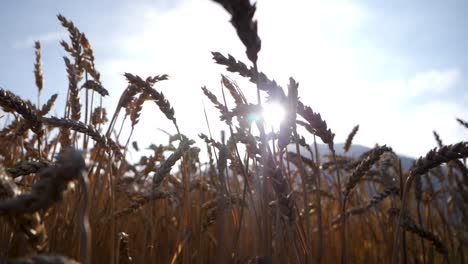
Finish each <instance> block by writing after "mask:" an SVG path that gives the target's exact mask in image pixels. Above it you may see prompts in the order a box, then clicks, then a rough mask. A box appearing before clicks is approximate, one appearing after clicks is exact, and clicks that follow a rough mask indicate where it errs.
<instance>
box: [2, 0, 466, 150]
mask: <svg viewBox="0 0 468 264" xmlns="http://www.w3.org/2000/svg"><path fill="white" fill-rule="evenodd" d="M285 3H286V2H285V1H280V0H258V1H257V13H256V18H257V20H258V30H259V35H260V38H261V39H262V49H261V51H260V53H259V61H258V67H259V69H260V70H261V71H263V72H264V73H266V74H267V75H268V76H269V77H270V78H274V79H275V80H276V81H278V83H279V84H280V85H282V86H283V87H286V85H287V83H288V79H289V77H294V79H295V80H297V81H298V82H299V96H300V98H301V100H302V102H304V103H305V104H306V105H309V106H311V108H312V109H313V110H314V111H316V112H319V113H320V114H321V115H322V117H323V119H324V120H326V121H327V124H328V126H329V127H330V128H331V129H332V131H333V132H334V133H335V134H336V137H335V142H337V143H338V142H343V141H344V140H345V139H346V137H347V135H348V133H349V132H350V131H351V129H352V128H353V126H355V125H356V124H359V125H360V130H359V132H358V134H357V135H356V137H355V139H354V143H356V144H361V145H365V146H369V147H372V146H373V145H375V144H376V143H378V144H381V145H382V144H387V145H389V146H391V147H392V148H393V149H394V150H395V151H397V152H398V153H401V154H404V155H407V156H410V157H419V156H421V155H424V154H425V153H426V152H427V151H428V150H430V149H432V148H433V147H435V146H436V143H435V141H434V138H433V135H432V131H433V130H436V131H437V132H438V133H439V134H440V136H441V138H442V140H443V142H444V144H451V143H456V142H459V141H462V140H465V141H466V140H467V139H468V131H467V130H466V129H465V128H463V127H462V126H461V125H459V124H458V123H457V122H456V121H455V118H456V117H458V118H461V119H464V120H468V89H467V85H468V58H467V56H468V34H467V33H466V28H468V17H467V16H466V14H467V13H466V10H468V1H465V0H448V1H435V0H413V1H404V0H394V1H371V0H349V1H344V0H343V1H341V0H309V1H305V0H302V1H301V0H290V1H287V4H285ZM0 10H2V12H1V13H2V15H1V16H0V24H1V25H2V26H1V27H0V35H1V36H2V41H0V58H1V60H0V86H1V87H3V88H5V89H8V90H11V91H13V92H14V93H16V94H18V95H20V96H22V97H25V98H27V99H30V100H32V101H33V102H35V100H36V96H37V89H36V88H35V84H34V75H33V63H34V48H33V47H34V41H35V40H39V41H41V44H42V62H43V72H44V79H45V80H44V92H43V96H42V98H43V99H42V100H44V101H45V100H46V99H47V98H48V97H49V96H50V95H52V94H54V93H59V100H61V101H62V102H63V101H64V100H65V97H66V91H67V87H68V83H67V78H66V72H65V68H64V63H63V59H62V57H63V56H65V55H66V53H65V51H64V50H63V49H62V48H61V47H60V45H59V41H60V40H61V39H68V37H67V34H66V31H65V30H64V29H63V28H62V27H61V26H60V24H59V22H58V20H57V18H56V15H57V14H59V13H60V14H62V15H64V16H65V17H67V18H69V19H71V20H72V21H73V22H74V23H75V25H76V26H77V27H78V28H79V29H80V30H81V31H82V32H85V33H86V35H87V37H88V39H89V40H90V42H91V45H92V47H93V50H94V54H95V57H96V67H97V69H98V70H99V71H100V72H101V74H102V81H103V84H104V87H106V89H108V90H109V91H110V96H109V97H106V98H105V99H104V103H105V104H106V105H107V106H108V107H109V112H113V111H111V109H114V107H115V104H116V102H117V100H118V98H119V97H120V94H121V93H122V91H123V90H124V89H125V87H126V82H125V78H124V77H123V74H124V73H125V72H130V73H133V74H137V75H140V76H142V77H147V76H149V75H159V74H169V76H170V80H168V81H165V82H161V83H158V84H157V85H156V86H155V88H156V89H157V90H158V91H162V92H163V93H164V94H165V96H166V97H167V99H168V100H169V101H170V103H171V104H172V105H173V107H174V109H175V114H176V118H177V120H178V123H179V126H180V128H181V132H182V133H184V134H187V135H189V136H190V137H192V138H194V137H196V135H197V134H198V133H200V132H203V133H205V134H207V133H208V132H207V127H206V122H205V118H204V114H203V103H204V104H205V107H206V109H207V111H208V116H209V122H210V126H211V129H212V131H213V133H214V134H219V132H218V131H220V130H221V129H224V130H226V129H227V128H226V127H225V126H224V125H223V124H222V123H221V122H220V121H219V118H218V116H219V114H218V112H217V111H216V109H215V108H214V107H212V105H210V102H209V101H208V100H207V99H206V98H204V96H203V93H202V91H201V89H200V88H201V87H202V86H206V87H207V88H208V89H210V90H211V91H213V92H214V93H215V94H216V95H218V97H219V98H220V96H221V90H220V89H221V88H220V74H226V75H227V76H228V77H230V78H232V79H234V80H236V81H237V82H238V84H239V85H240V87H241V89H242V90H243V92H244V93H245V94H246V95H247V97H248V98H250V99H251V102H256V97H255V87H254V86H253V85H252V84H250V83H249V82H247V81H246V80H244V79H242V77H240V76H238V75H236V74H232V73H227V72H226V71H225V70H224V68H223V67H222V66H219V65H216V64H215V63H214V62H213V60H212V57H211V53H210V52H211V51H219V52H222V53H223V54H225V55H226V54H227V53H229V54H232V55H233V56H234V57H236V58H237V59H240V60H242V61H244V62H245V63H248V60H247V58H246V56H245V54H244V51H245V50H244V47H243V45H242V43H241V42H240V41H239V39H238V38H237V35H236V33H235V30H234V29H233V28H232V26H231V24H230V23H229V19H230V17H229V15H228V14H227V12H225V11H224V10H223V9H222V8H221V6H219V5H218V4H216V3H213V2H212V1H209V0H174V1H171V0H137V1H111V0H103V1H89V0H85V1H79V2H78V1H59V0H43V1H33V0H28V1H27V0H20V1H0ZM231 106H232V104H231ZM61 109H63V108H58V109H55V110H54V111H55V112H54V111H53V113H52V114H55V115H59V116H60V115H61V113H62V112H63V111H62V110H61ZM140 120H141V121H140V124H139V125H138V126H137V127H136V131H135V133H134V136H133V138H134V139H135V140H138V141H140V142H142V143H141V144H140V145H142V146H145V145H148V144H149V143H150V142H154V143H164V142H166V141H167V136H166V135H165V134H164V133H163V132H161V131H160V130H158V128H161V129H164V130H167V131H169V132H170V133H175V129H174V128H173V127H172V126H171V123H170V122H169V121H168V120H166V119H165V117H164V115H162V114H161V113H160V112H159V110H158V109H157V108H156V107H155V105H154V104H151V103H146V104H145V105H144V109H143V113H142V116H141V119H140ZM309 141H311V139H310V138H309Z"/></svg>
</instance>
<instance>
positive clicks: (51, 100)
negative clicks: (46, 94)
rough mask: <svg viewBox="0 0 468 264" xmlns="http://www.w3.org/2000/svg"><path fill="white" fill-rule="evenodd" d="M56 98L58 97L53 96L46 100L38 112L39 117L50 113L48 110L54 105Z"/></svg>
mask: <svg viewBox="0 0 468 264" xmlns="http://www.w3.org/2000/svg"><path fill="white" fill-rule="evenodd" d="M57 97H58V94H54V95H52V96H51V97H50V98H49V100H47V103H45V104H44V105H43V106H42V108H41V111H40V112H39V114H40V115H41V116H45V115H47V114H48V113H49V112H50V110H51V109H52V107H53V106H54V104H55V101H56V100H57Z"/></svg>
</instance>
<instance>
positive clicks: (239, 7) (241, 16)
mask: <svg viewBox="0 0 468 264" xmlns="http://www.w3.org/2000/svg"><path fill="white" fill-rule="evenodd" d="M214 1H215V2H217V3H219V4H221V5H222V6H223V7H224V9H225V10H226V11H227V12H228V13H229V14H231V23H232V25H233V26H234V28H235V29H236V31H237V35H238V36H239V38H240V40H241V41H242V43H243V44H244V46H245V48H246V54H247V57H248V58H249V60H250V61H251V62H252V63H253V64H254V65H257V58H258V52H259V51H260V49H261V45H262V42H261V40H260V37H259V36H258V33H257V21H256V20H253V17H254V15H255V9H256V8H255V4H253V5H252V4H250V1H249V0H236V1H231V0H214Z"/></svg>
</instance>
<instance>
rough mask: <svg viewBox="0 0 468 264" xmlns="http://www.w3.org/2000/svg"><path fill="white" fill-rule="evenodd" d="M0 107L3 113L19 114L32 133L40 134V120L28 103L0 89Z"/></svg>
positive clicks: (32, 106) (31, 105)
mask: <svg viewBox="0 0 468 264" xmlns="http://www.w3.org/2000/svg"><path fill="white" fill-rule="evenodd" d="M0 106H1V107H2V109H3V110H4V111H5V112H12V113H18V114H20V115H21V116H22V117H23V118H24V119H25V120H26V121H27V126H28V127H29V128H31V130H32V131H34V133H36V134H38V135H41V134H42V132H43V131H42V122H41V119H40V117H39V116H38V114H37V113H38V111H37V109H36V107H35V106H34V105H33V104H32V103H31V102H30V101H25V100H23V99H21V98H20V97H18V96H17V95H15V94H14V93H12V92H10V91H7V90H4V89H3V88H0Z"/></svg>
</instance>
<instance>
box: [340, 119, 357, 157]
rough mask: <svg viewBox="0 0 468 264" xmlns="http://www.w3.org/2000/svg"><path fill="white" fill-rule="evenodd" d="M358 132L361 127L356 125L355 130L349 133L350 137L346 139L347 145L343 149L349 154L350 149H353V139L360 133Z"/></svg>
mask: <svg viewBox="0 0 468 264" xmlns="http://www.w3.org/2000/svg"><path fill="white" fill-rule="evenodd" d="M358 130H359V125H356V126H355V127H353V129H352V130H351V132H350V133H349V135H348V137H347V138H346V143H345V144H344V146H343V149H344V151H345V153H346V152H348V151H349V149H350V148H351V144H352V143H353V138H354V136H355V135H356V133H357V132H358Z"/></svg>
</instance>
